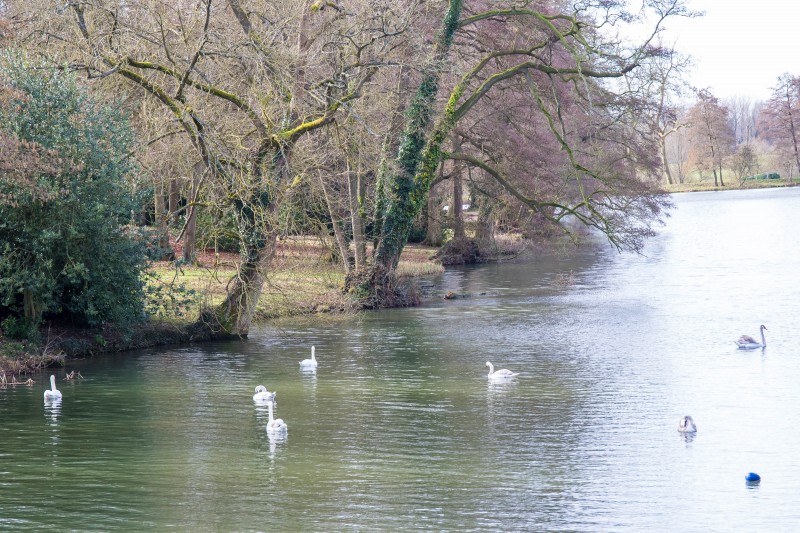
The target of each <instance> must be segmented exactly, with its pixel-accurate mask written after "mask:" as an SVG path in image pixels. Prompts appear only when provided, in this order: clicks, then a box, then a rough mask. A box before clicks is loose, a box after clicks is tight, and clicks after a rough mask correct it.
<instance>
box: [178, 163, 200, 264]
mask: <svg viewBox="0 0 800 533" xmlns="http://www.w3.org/2000/svg"><path fill="white" fill-rule="evenodd" d="M203 172H205V166H204V165H203V163H202V162H200V163H197V164H195V165H194V167H193V168H192V178H191V181H190V183H191V187H190V188H189V189H190V190H189V199H188V201H189V205H188V206H187V210H186V226H185V227H184V230H183V235H182V237H181V241H182V242H183V254H181V258H182V259H183V262H184V263H194V262H195V260H196V254H197V204H196V202H197V193H198V189H199V187H200V177H201V176H202V174H203Z"/></svg>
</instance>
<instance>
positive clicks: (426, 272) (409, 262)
mask: <svg viewBox="0 0 800 533" xmlns="http://www.w3.org/2000/svg"><path fill="white" fill-rule="evenodd" d="M799 185H800V181H787V180H783V179H781V180H758V182H755V181H753V182H747V183H746V184H745V186H739V187H736V186H728V187H725V188H721V187H714V186H713V185H711V186H708V185H704V184H700V183H691V184H680V185H673V186H670V187H669V188H666V187H665V192H667V193H669V194H672V193H686V192H708V191H730V190H746V189H764V188H775V187H796V186H799ZM502 240H503V238H502V237H500V236H498V243H499V246H498V249H497V250H496V251H495V252H496V255H495V257H493V258H490V259H488V260H487V261H486V262H496V261H502V260H503V257H507V256H508V255H512V256H515V255H518V254H520V253H526V251H527V250H530V248H531V247H532V246H535V245H534V244H533V243H530V242H521V241H514V240H507V241H505V242H502ZM552 244H553V245H555V243H552ZM546 247H549V245H548V246H546ZM284 248H285V249H284V253H283V256H282V258H281V259H282V260H281V261H278V263H277V265H276V268H275V269H274V273H273V274H272V276H273V278H274V280H277V282H275V283H273V282H270V285H271V286H273V288H275V287H277V290H275V291H274V294H265V296H266V297H264V298H262V301H260V302H259V305H258V307H257V309H256V314H255V317H256V321H257V323H264V322H268V321H270V320H273V319H277V318H285V317H291V316H301V315H316V314H326V313H350V312H357V311H352V310H351V308H350V306H349V305H348V302H347V299H346V298H345V297H344V296H343V295H342V294H341V290H340V289H339V286H340V280H339V278H342V279H343V274H342V273H341V272H339V267H335V266H334V265H332V264H331V263H330V262H329V261H326V260H324V259H321V258H322V257H323V255H324V254H323V253H322V252H321V250H320V248H319V247H317V246H309V245H308V243H307V242H302V243H301V244H300V245H298V246H294V247H292V246H291V245H285V246H284ZM406 248H407V249H406V250H404V252H403V257H402V259H401V263H405V265H404V267H405V268H404V272H403V273H400V277H401V278H404V279H406V280H413V279H421V278H424V277H426V276H430V275H435V274H437V273H440V272H442V271H444V266H442V262H441V260H440V258H438V257H437V255H438V252H440V251H441V250H442V249H441V248H435V247H428V246H423V245H408V246H407V247H406ZM202 255H203V257H202V258H201V259H200V260H199V262H198V265H196V266H194V267H188V266H184V267H182V269H183V270H185V271H186V272H188V275H187V276H186V279H187V280H189V281H194V282H195V283H196V286H197V287H199V288H200V290H202V291H207V293H206V294H205V295H204V297H208V292H211V291H214V290H217V291H219V289H220V287H222V286H223V285H222V283H220V287H217V288H216V289H215V288H214V287H212V286H211V283H210V281H209V279H208V278H222V279H224V276H219V273H220V272H219V271H218V270H217V269H218V268H220V267H221V266H222V267H223V270H224V265H226V264H227V266H228V267H232V266H233V265H234V260H233V259H231V257H232V256H234V255H235V254H223V255H225V256H226V257H224V258H223V260H222V262H221V261H220V254H214V253H213V252H210V253H209V252H204V253H203V254H202ZM226 261H227V263H226ZM298 261H299V262H302V263H306V264H308V263H311V264H313V265H315V267H313V268H312V270H313V272H312V273H311V274H308V276H307V277H306V278H303V279H300V280H297V279H291V280H288V281H287V280H286V279H283V278H282V276H284V275H286V273H287V272H291V271H293V270H296V265H297V263H298ZM210 264H214V265H215V266H214V267H213V269H210V268H209V267H208V265H210ZM158 268H159V267H158V266H157V265H156V266H154V268H153V269H152V270H154V271H155V270H157V269H158ZM160 268H161V269H162V270H163V271H164V272H165V273H162V274H163V275H164V276H165V277H169V276H174V275H175V273H176V271H175V269H174V267H172V266H170V264H169V263H164V264H161V267H160ZM182 273H183V272H182ZM192 276H195V278H193V277H192ZM198 280H199V281H198ZM281 283H286V284H287V287H288V289H283V288H281V286H280V284H281ZM287 294H291V295H292V298H289V297H288V296H287ZM444 297H445V298H447V296H444ZM197 311H199V309H198V310H197ZM358 312H360V311H358ZM186 316H192V317H194V316H199V312H191V311H190V312H187V313H186ZM195 322H196V321H195V319H194V318H192V319H187V318H177V319H176V318H175V317H170V318H150V319H148V320H146V321H144V322H142V323H141V324H137V325H136V326H134V327H133V328H131V329H130V330H128V331H124V330H122V329H112V328H101V329H80V328H69V327H53V326H45V327H43V328H42V330H41V334H42V341H41V342H40V343H35V342H31V341H20V340H15V339H9V338H6V337H4V336H2V335H0V386H6V385H23V384H25V383H24V382H25V381H26V378H27V376H28V375H29V374H35V373H38V372H40V371H41V370H42V369H44V368H48V367H54V366H65V365H66V363H67V361H68V360H69V359H75V358H83V357H92V356H95V355H101V354H108V353H119V352H124V351H130V350H138V349H146V348H154V347H159V346H164V347H166V346H178V345H185V344H191V343H194V342H204V341H206V340H207V339H205V338H202V335H200V334H198V331H197V329H196V328H193V327H192V326H193V325H194V324H195ZM23 376H25V378H23Z"/></svg>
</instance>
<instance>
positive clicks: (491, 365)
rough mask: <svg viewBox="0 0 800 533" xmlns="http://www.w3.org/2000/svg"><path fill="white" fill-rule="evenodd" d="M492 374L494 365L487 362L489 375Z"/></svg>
mask: <svg viewBox="0 0 800 533" xmlns="http://www.w3.org/2000/svg"><path fill="white" fill-rule="evenodd" d="M492 374H494V365H493V364H492V363H489V375H490V376H491V375H492Z"/></svg>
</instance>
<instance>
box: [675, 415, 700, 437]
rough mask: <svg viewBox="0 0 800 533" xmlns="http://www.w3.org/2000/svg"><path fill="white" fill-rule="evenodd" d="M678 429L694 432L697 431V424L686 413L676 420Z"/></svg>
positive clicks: (682, 431)
mask: <svg viewBox="0 0 800 533" xmlns="http://www.w3.org/2000/svg"><path fill="white" fill-rule="evenodd" d="M678 431H680V432H681V433H694V432H696V431H697V425H695V423H694V420H693V419H692V417H691V416H689V415H686V416H684V417H683V418H681V419H680V421H679V422H678Z"/></svg>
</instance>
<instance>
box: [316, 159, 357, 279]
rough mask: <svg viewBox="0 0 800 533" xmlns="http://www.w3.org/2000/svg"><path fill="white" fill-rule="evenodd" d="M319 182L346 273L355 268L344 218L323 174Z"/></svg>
mask: <svg viewBox="0 0 800 533" xmlns="http://www.w3.org/2000/svg"><path fill="white" fill-rule="evenodd" d="M319 183H320V186H321V187H322V194H323V196H325V205H327V206H328V216H329V217H330V219H331V223H332V225H333V236H334V239H335V240H336V247H337V249H338V250H339V257H341V260H342V264H343V265H344V271H345V273H349V272H350V271H351V270H352V269H353V262H352V255H351V253H350V243H349V242H348V240H347V237H346V236H345V233H344V227H343V226H344V219H343V217H342V216H341V214H340V212H339V211H340V210H339V208H338V206H337V205H335V204H334V202H335V201H336V199H335V198H331V195H330V194H328V188H327V187H326V186H325V179H324V178H323V177H322V175H320V176H319Z"/></svg>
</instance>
